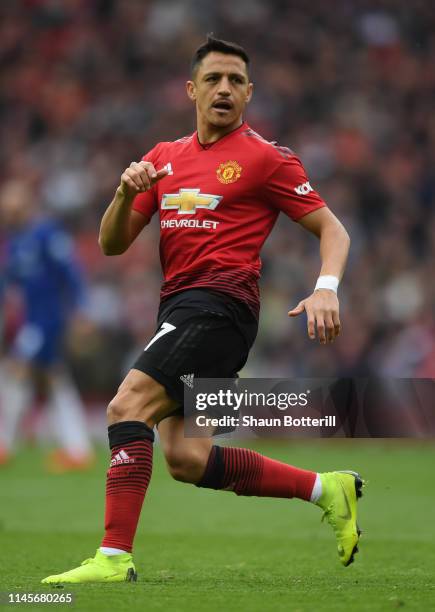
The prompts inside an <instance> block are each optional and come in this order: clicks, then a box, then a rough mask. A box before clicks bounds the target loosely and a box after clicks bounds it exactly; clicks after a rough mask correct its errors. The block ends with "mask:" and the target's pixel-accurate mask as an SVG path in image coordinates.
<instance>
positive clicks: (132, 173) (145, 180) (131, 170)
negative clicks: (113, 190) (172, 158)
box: [118, 161, 168, 197]
mask: <svg viewBox="0 0 435 612" xmlns="http://www.w3.org/2000/svg"><path fill="white" fill-rule="evenodd" d="M167 174H168V170H167V168H162V169H161V170H158V171H157V170H156V169H155V168H154V166H153V164H152V163H151V162H147V161H140V162H131V164H130V166H129V167H128V168H126V169H125V170H124V172H123V173H122V175H121V183H120V185H119V187H118V192H120V193H121V194H122V195H124V196H126V197H134V196H136V195H137V194H138V193H143V192H145V191H148V189H151V187H152V186H153V185H155V183H157V181H160V180H161V179H162V178H165V176H167Z"/></svg>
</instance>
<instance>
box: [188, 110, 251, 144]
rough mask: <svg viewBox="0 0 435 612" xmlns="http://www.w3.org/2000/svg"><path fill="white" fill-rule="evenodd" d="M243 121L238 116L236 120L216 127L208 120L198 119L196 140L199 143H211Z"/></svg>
mask: <svg viewBox="0 0 435 612" xmlns="http://www.w3.org/2000/svg"><path fill="white" fill-rule="evenodd" d="M242 123H243V119H242V118H241V117H240V118H239V119H238V120H237V121H234V122H233V123H231V124H230V125H227V126H225V127H217V126H215V125H212V124H210V123H208V122H205V121H201V120H200V119H198V125H197V132H198V140H199V142H200V144H202V145H206V144H212V143H213V142H217V141H218V140H220V139H221V138H223V137H224V136H226V135H227V134H229V133H230V132H233V131H234V130H237V128H239V127H240V126H241V125H242Z"/></svg>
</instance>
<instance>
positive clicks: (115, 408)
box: [107, 385, 146, 423]
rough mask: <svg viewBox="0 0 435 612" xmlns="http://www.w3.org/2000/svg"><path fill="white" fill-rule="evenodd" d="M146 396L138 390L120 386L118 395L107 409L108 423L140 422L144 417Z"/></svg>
mask: <svg viewBox="0 0 435 612" xmlns="http://www.w3.org/2000/svg"><path fill="white" fill-rule="evenodd" d="M145 406H146V396H144V394H143V393H141V392H140V391H139V390H138V389H134V388H133V387H130V386H128V387H127V386H126V385H124V386H123V385H121V387H120V388H119V390H118V393H117V394H116V395H115V397H114V398H113V399H112V401H111V402H110V403H109V405H108V407H107V418H108V422H109V423H117V422H119V421H142V420H144V417H145V416H146V415H145V414H144V408H145Z"/></svg>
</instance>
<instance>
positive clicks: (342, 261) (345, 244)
mask: <svg viewBox="0 0 435 612" xmlns="http://www.w3.org/2000/svg"><path fill="white" fill-rule="evenodd" d="M299 223H300V225H302V227H304V228H305V229H306V230H308V231H309V232H311V233H313V234H315V235H316V236H317V237H318V238H319V239H320V257H321V260H322V266H321V269H320V275H321V276H323V275H332V276H336V277H337V278H338V279H339V280H340V279H341V278H342V276H343V272H344V268H345V266H346V261H347V255H348V252H349V246H350V238H349V235H348V233H347V232H346V230H345V229H344V227H343V225H342V224H341V223H340V221H339V220H338V219H337V217H336V216H335V215H334V214H333V213H332V212H331V211H330V210H329V209H328V208H320V209H319V210H316V211H314V212H312V213H310V214H308V215H305V217H302V219H301V220H300V221H299ZM304 311H305V312H306V313H307V326H308V335H309V337H310V338H311V339H314V338H315V336H316V333H315V332H316V327H317V334H318V337H319V341H320V343H321V344H326V342H333V341H334V339H335V338H336V337H337V336H338V334H339V333H340V316H339V303H338V298H337V295H336V293H335V292H334V291H331V290H329V289H317V290H316V291H314V292H313V293H312V294H311V295H310V296H309V297H307V298H306V299H304V300H302V301H301V302H299V304H298V305H297V306H296V308H293V310H291V311H290V312H289V313H288V314H289V316H291V317H295V316H298V315H300V314H301V313H303V312H304Z"/></svg>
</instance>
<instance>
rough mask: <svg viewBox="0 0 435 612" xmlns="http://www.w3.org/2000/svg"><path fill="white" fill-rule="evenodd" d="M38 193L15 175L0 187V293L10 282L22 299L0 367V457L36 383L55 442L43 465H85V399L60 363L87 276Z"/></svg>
mask: <svg viewBox="0 0 435 612" xmlns="http://www.w3.org/2000/svg"><path fill="white" fill-rule="evenodd" d="M37 198H38V197H37V195H36V194H35V193H34V192H33V190H32V189H31V188H30V186H29V185H27V184H26V183H24V182H20V181H16V180H15V181H10V182H8V183H6V184H5V185H4V186H3V187H2V188H1V190H0V227H1V232H0V236H1V242H2V249H1V257H0V270H1V277H2V282H1V284H0V291H1V294H2V295H1V301H2V302H3V301H4V299H5V296H6V294H7V292H8V290H9V289H12V290H14V289H15V290H18V293H19V297H20V300H21V302H22V306H23V316H22V320H21V321H20V324H19V327H18V329H17V331H16V333H15V334H14V335H13V338H12V339H11V341H10V342H5V344H6V345H7V346H6V349H5V355H4V356H3V359H2V362H3V364H2V367H1V371H0V379H1V387H0V465H1V464H2V463H3V464H4V463H6V462H8V461H9V459H10V458H11V457H12V456H13V454H14V452H15V450H16V443H17V437H18V432H19V428H20V424H21V423H22V420H23V416H24V414H25V413H26V412H27V411H28V409H29V408H31V407H32V405H33V400H34V398H35V394H36V392H37V391H38V389H39V390H41V389H42V390H43V394H44V396H45V397H46V398H47V401H48V406H49V414H50V417H51V425H52V429H53V435H54V437H55V438H56V439H57V442H58V444H59V447H60V448H59V449H58V450H57V451H55V452H54V453H53V454H52V455H51V457H50V462H49V467H50V468H51V469H52V470H54V471H65V470H70V469H83V468H86V467H88V466H89V465H90V464H91V463H92V458H93V453H92V449H91V444H90V440H89V435H88V432H87V427H86V421H85V416H84V410H83V405H82V402H81V399H80V397H79V394H78V392H77V390H76V388H75V386H74V384H73V383H72V380H71V379H70V377H69V375H68V372H67V369H66V367H65V365H64V340H65V334H66V332H67V331H68V329H69V326H70V324H71V323H72V321H73V319H74V317H75V316H78V317H80V316H82V315H81V313H82V312H83V308H84V306H85V300H86V291H85V283H84V280H83V275H82V272H81V269H80V267H79V265H78V263H77V261H76V259H75V255H74V246H73V242H72V240H71V238H70V236H69V235H68V234H67V233H66V232H65V231H64V230H63V229H62V227H61V226H60V225H59V223H58V222H57V221H54V220H53V219H51V218H49V217H47V216H45V215H43V214H42V213H41V211H40V210H39V206H38V203H37ZM2 309H3V308H2ZM4 326H5V323H4Z"/></svg>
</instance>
